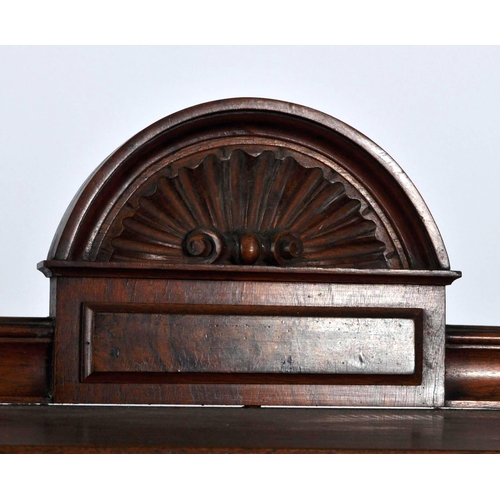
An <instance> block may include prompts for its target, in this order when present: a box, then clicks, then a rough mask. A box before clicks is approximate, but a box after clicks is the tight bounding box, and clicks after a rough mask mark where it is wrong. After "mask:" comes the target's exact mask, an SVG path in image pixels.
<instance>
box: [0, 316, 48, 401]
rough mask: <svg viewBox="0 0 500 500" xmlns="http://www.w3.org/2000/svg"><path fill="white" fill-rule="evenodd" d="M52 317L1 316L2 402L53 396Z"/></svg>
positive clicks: (0, 366)
mask: <svg viewBox="0 0 500 500" xmlns="http://www.w3.org/2000/svg"><path fill="white" fill-rule="evenodd" d="M53 337H54V324H53V320H52V319H51V318H6V317H4V318H0V402H1V403H43V402H49V401H50V400H51V397H52V396H51V372H52V370H51V364H52V346H53Z"/></svg>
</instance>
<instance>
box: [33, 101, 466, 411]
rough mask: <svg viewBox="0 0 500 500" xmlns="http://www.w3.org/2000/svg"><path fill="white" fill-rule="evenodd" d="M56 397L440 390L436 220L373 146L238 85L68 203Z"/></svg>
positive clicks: (130, 151)
mask: <svg viewBox="0 0 500 500" xmlns="http://www.w3.org/2000/svg"><path fill="white" fill-rule="evenodd" d="M40 269H41V270H42V271H43V272H44V273H45V274H46V275H47V276H49V277H51V278H52V294H51V311H52V314H53V315H54V316H55V317H56V327H55V336H54V355H55V364H54V367H55V368H54V401H55V402H58V403H107V404H126V403H137V404H140V403H157V404H161V403H166V404H220V405H224V404H229V405H232V404H245V405H261V404H267V405H274V404H276V405H360V406H403V407H404V406H442V405H443V404H444V401H445V392H444V377H445V339H444V336H445V331H444V327H445V323H444V314H445V310H444V304H445V288H444V287H445V285H447V284H450V283H451V282H452V281H453V280H454V279H456V278H458V277H460V273H458V272H455V271H450V270H449V262H448V257H447V254H446V250H445V248H444V244H443V242H442V239H441V237H440V235H439V231H438V230H437V227H436V225H435V223H434V221H433V219H432V216H431V215H430V213H429V211H428V209H427V207H426V206H425V203H424V202H423V200H422V199H421V197H420V195H419V194H418V191H417V190H416V189H415V188H414V187H413V185H412V183H411V182H410V180H409V179H408V178H407V177H406V175H405V174H404V173H403V171H402V170H401V168H400V167H399V166H398V165H397V164H396V163H395V162H394V160H392V159H391V158H390V157H389V156H388V155H387V154H386V153H385V152H383V151H382V150H381V149H380V148H379V147H378V146H376V145H375V144H373V143H372V142H371V141H369V139H367V138H366V137H364V136H363V135H361V134H360V133H359V132H357V131H355V130H354V129H352V128H350V127H348V126H347V125H345V124H344V123H342V122H339V121H338V120H336V119H334V118H332V117H329V116H327V115H324V114H322V113H319V112H317V111H314V110H311V109H309V108H304V107H301V106H297V105H292V104H289V103H283V102H279V101H270V100H262V99H232V100H225V101H217V102H213V103H210V104H207V105H201V106H196V107H194V108H190V109H187V110H184V111H183V112H180V113H178V114H175V115H173V116H170V117H167V118H165V119H164V120H160V121H159V122H157V123H156V124H153V125H152V126H151V127H149V128H147V129H145V130H144V131H143V132H141V133H139V134H138V135H137V136H135V137H133V138H132V139H130V140H129V141H128V142H127V143H126V144H125V145H124V146H123V147H122V148H119V149H118V150H117V151H116V152H115V153H113V154H112V155H111V156H110V157H109V158H108V159H107V160H106V161H105V162H104V163H103V164H102V165H101V166H100V167H99V169H97V171H96V172H95V173H94V174H93V175H92V176H91V177H90V178H89V180H88V181H87V183H86V184H85V185H84V186H83V187H82V189H81V190H80V192H79V194H78V196H77V197H76V198H75V199H74V201H73V202H72V204H71V206H70V207H69V208H68V211H67V213H66V215H65V217H64V218H63V220H62V222H61V225H60V228H59V229H58V232H57V233H56V236H55V238H54V242H53V245H52V247H51V249H50V251H49V258H48V260H47V261H45V262H43V263H41V265H40Z"/></svg>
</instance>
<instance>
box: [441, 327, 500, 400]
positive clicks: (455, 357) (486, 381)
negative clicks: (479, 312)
mask: <svg viewBox="0 0 500 500" xmlns="http://www.w3.org/2000/svg"><path fill="white" fill-rule="evenodd" d="M446 391H447V399H448V400H449V405H450V406H456V407H478V406H489V407H498V408H500V327H485V326H475V327H474V326H463V325H456V326H454V325H449V326H448V327H447V335H446Z"/></svg>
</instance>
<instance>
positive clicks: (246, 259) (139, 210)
mask: <svg viewBox="0 0 500 500" xmlns="http://www.w3.org/2000/svg"><path fill="white" fill-rule="evenodd" d="M282 156H283V154H282ZM178 163H179V162H178ZM309 163H310V162H309ZM181 164H182V163H181ZM187 164H188V165H187V166H182V167H180V165H179V164H176V165H167V166H166V167H164V168H163V169H162V170H160V171H159V172H158V173H157V174H156V176H155V177H154V179H153V180H150V179H148V181H147V182H145V183H144V185H143V186H141V189H140V191H139V192H136V193H135V195H134V196H132V197H131V198H129V200H128V202H127V204H126V205H125V206H124V207H123V208H122V209H121V210H120V212H119V213H118V215H117V217H116V219H115V221H114V222H113V223H112V225H111V227H110V228H109V229H108V234H109V235H110V236H108V237H107V238H105V239H104V241H103V243H102V244H101V248H100V250H99V252H98V254H97V257H96V260H112V261H121V262H123V261H125V262H129V261H141V260H143V261H144V260H146V261H148V260H153V261H161V262H169V263H186V264H190V263H191V264H197V263H202V264H209V263H233V264H246V265H253V264H260V265H279V266H288V265H291V266H310V267H322V266H324V267H336V268H339V267H340V268H341V267H346V268H387V267H395V268H400V267H402V262H401V259H399V258H398V257H397V253H396V252H395V251H394V246H393V245H391V244H390V238H389V235H388V234H387V231H386V230H385V228H384V225H383V223H382V221H381V220H380V218H379V217H378V216H377V214H376V213H375V212H374V211H373V210H371V209H370V208H369V205H368V203H367V202H366V200H365V199H364V197H363V196H362V195H361V193H360V192H359V191H357V190H356V189H355V188H354V187H353V186H352V185H348V182H347V181H346V180H344V179H343V178H342V177H340V175H338V174H337V175H335V174H334V173H333V172H331V173H330V176H329V177H330V178H329V179H326V178H325V175H327V172H325V171H323V170H322V169H321V168H320V167H319V166H315V167H312V166H310V165H309V167H308V168H306V167H304V166H302V165H300V163H298V162H297V160H295V158H293V157H292V156H290V155H288V156H284V157H283V158H281V157H279V156H278V154H277V153H275V152H273V151H269V150H264V151H263V152H261V153H260V154H258V155H256V156H252V155H250V154H247V153H245V152H244V151H242V150H241V149H235V150H233V151H232V152H231V153H228V152H227V148H225V150H218V151H216V154H214V153H211V154H208V155H207V156H206V157H205V158H204V159H203V161H202V162H201V163H200V164H199V165H196V166H194V167H192V168H191V167H190V162H187ZM158 175H160V177H159V178H158V177H157V176H158ZM346 185H348V190H349V193H350V195H351V197H349V196H348V194H347V192H346V187H345V186H346ZM145 193H152V194H149V195H148V194H145ZM354 197H355V198H354ZM362 212H363V213H364V215H362ZM370 214H371V215H370ZM368 216H370V219H368V218H367V217H368ZM116 225H118V227H115V226H116ZM376 233H377V234H379V235H380V236H379V238H380V239H379V238H377V236H376ZM115 234H118V235H117V236H113V235H115ZM386 247H387V248H386Z"/></svg>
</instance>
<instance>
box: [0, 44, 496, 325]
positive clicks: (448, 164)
mask: <svg viewBox="0 0 500 500" xmlns="http://www.w3.org/2000/svg"><path fill="white" fill-rule="evenodd" d="M0 67H1V69H2V71H1V73H0V152H1V154H0V172H1V177H0V179H1V180H0V193H1V195H0V201H1V212H0V235H1V245H0V315H3V316H46V315H47V314H48V289H49V283H48V280H47V279H46V278H45V277H44V276H43V275H42V274H41V273H40V272H38V271H37V270H36V263H37V262H39V261H41V260H43V259H44V258H45V257H46V255H47V252H48V249H49V246H50V243H51V240H52V236H53V235H54V233H55V231H56V228H57V225H58V223H59V221H60V219H61V217H62V215H63V213H64V211H65V209H66V207H67V206H68V204H69V202H70V200H71V198H72V197H73V195H74V194H75V193H76V191H77V190H78V188H79V187H80V185H81V184H82V183H83V182H84V180H85V179H86V178H87V176H88V175H89V174H90V173H91V172H92V171H93V170H94V168H95V167H96V166H97V165H98V164H99V163H100V162H101V161H102V160H103V159H104V158H105V157H106V156H107V155H108V154H110V153H111V152H112V151H113V150H114V149H116V148H117V147H118V146H119V145H120V144H122V143H123V142H125V141H126V140H127V139H128V138H130V137H131V136H132V135H134V134H135V133H137V132H139V131H140V130H142V129H143V128H144V127H146V126H148V125H149V124H151V123H153V122H154V121H156V120H158V119H160V118H162V117H164V116H166V115H168V114H170V113H173V112H175V111H178V110H181V109H183V108H185V107H188V106H192V105H194V104H198V103H201V102H206V101H210V100H214V99H221V98H227V97H242V96H245V97H268V98H274V99H281V100H285V101H291V102H295V103H298V104H302V105H306V106H310V107H313V108H316V109H318V110H320V111H323V112H325V113H328V114H330V115H332V116H335V117H336V118H339V119H340V120H342V121H345V122H347V123H348V124H350V125H351V126H353V127H355V128H357V129H358V130H359V131H361V132H362V133H364V134H365V135H367V136H368V137H370V138H371V139H372V140H373V141H375V142H376V143H378V144H379V145H380V146H381V147H382V148H384V149H385V150H386V151H387V152H388V153H389V154H390V155H391V156H393V157H394V158H395V160H396V161H397V162H398V163H399V164H400V165H401V166H402V168H403V169H404V170H405V171H406V173H407V174H408V176H409V177H410V179H412V181H413V182H414V184H415V185H416V187H417V189H418V190H419V191H420V193H421V194H422V196H423V198H424V200H425V201H426V203H427V204H428V206H429V208H430V211H431V213H432V214H433V216H434V218H435V220H436V223H437V225H438V227H439V229H440V231H441V233H442V236H443V238H444V241H445V244H446V247H447V249H448V253H449V256H450V260H451V264H452V269H456V270H461V271H462V272H463V278H462V279H460V280H459V281H457V282H455V283H454V284H453V285H451V286H450V287H448V289H447V291H448V295H447V296H448V306H447V316H448V317H447V322H448V323H450V324H490V325H500V308H499V307H498V303H499V300H498V291H497V290H498V283H500V267H499V266H498V256H499V246H500V223H499V222H498V215H497V213H498V209H497V206H498V196H499V188H500V168H499V166H500V161H499V160H500V133H499V131H500V98H499V96H500V48H499V47H497V46H494V47H479V46H478V47H467V46H466V47H459V46H430V47H426V46H413V47H409V46H191V47H188V46H142V47H139V46H129V47H124V46H121V47H111V46H86V47H79V46H52V47H43V46H27V47H5V46H4V47H0Z"/></svg>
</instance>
